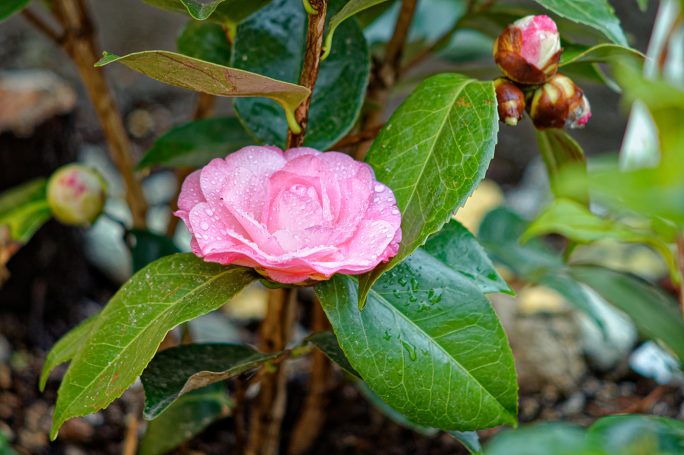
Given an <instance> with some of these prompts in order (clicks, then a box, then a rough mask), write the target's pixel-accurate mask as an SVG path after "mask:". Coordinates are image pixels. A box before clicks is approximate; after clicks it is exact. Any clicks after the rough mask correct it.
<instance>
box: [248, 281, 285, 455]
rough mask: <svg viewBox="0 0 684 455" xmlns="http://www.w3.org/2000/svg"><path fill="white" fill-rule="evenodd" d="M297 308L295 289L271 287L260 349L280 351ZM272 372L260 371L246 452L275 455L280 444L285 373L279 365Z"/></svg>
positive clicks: (283, 409) (249, 453)
mask: <svg viewBox="0 0 684 455" xmlns="http://www.w3.org/2000/svg"><path fill="white" fill-rule="evenodd" d="M296 310H297V293H296V290H295V289H271V290H270V291H269V299H268V310H267V312H266V317H265V318H264V320H263V322H262V323H261V328H260V332H261V340H260V344H259V348H260V350H261V351H262V352H273V351H281V350H283V349H284V348H285V347H286V345H287V342H288V340H289V339H290V335H291V332H292V328H293V325H294V322H295V315H296V312H297V311H296ZM273 368H274V370H275V371H273V372H267V371H265V370H262V371H261V372H262V373H263V376H262V380H261V383H260V390H259V396H258V397H257V398H256V403H254V406H253V409H252V415H251V418H250V432H249V441H248V443H247V448H246V450H245V453H246V454H248V455H275V454H277V453H278V446H279V443H280V427H281V424H282V421H283V415H284V414H285V405H286V401H287V393H286V390H285V387H286V385H287V384H286V382H287V376H286V374H285V369H284V368H283V367H282V366H280V365H275V366H273Z"/></svg>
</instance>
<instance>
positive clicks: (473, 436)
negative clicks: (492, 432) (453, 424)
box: [447, 431, 484, 455]
mask: <svg viewBox="0 0 684 455" xmlns="http://www.w3.org/2000/svg"><path fill="white" fill-rule="evenodd" d="M447 434H448V435H449V436H451V437H452V438H454V439H456V440H457V441H458V442H460V443H461V444H462V445H463V447H465V448H466V450H468V453H470V454H472V455H482V454H483V453H484V452H483V451H482V445H481V444H480V437H479V436H478V434H477V433H476V432H475V431H449V432H448V433H447Z"/></svg>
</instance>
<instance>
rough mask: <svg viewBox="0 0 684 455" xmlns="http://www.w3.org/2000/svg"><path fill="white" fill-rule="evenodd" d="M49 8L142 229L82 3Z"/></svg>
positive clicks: (118, 122) (122, 140)
mask: <svg viewBox="0 0 684 455" xmlns="http://www.w3.org/2000/svg"><path fill="white" fill-rule="evenodd" d="M52 8H53V12H54V14H55V18H56V19H57V21H58V22H59V23H60V24H61V25H62V28H63V29H64V30H65V35H64V39H63V40H61V42H62V46H63V47H64V49H65V50H66V52H67V53H68V54H69V56H70V57H71V59H72V60H73V62H74V64H75V65H76V68H77V69H78V72H79V74H80V75H81V79H82V81H83V85H84V86H85V88H86V90H87V92H88V95H89V96H90V100H91V101H92V103H93V107H94V108H95V114H96V115H97V117H98V120H99V121H100V125H101V126H102V130H103V132H104V136H105V138H106V140H107V143H108V145H109V151H110V154H111V157H112V161H113V162H114V164H115V165H116V167H117V169H118V170H119V173H120V174H121V176H122V178H123V180H124V184H125V188H126V202H127V203H128V207H129V208H130V211H131V216H132V218H133V226H134V227H136V228H144V227H145V213H146V211H147V203H146V202H145V197H144V195H143V191H142V185H141V182H140V179H139V178H138V176H137V175H136V174H135V172H134V167H133V159H132V157H131V154H130V150H131V144H130V141H129V140H128V136H127V134H126V130H125V129H124V125H123V121H122V119H121V114H120V113H119V111H118V110H117V108H116V105H115V103H114V97H113V95H112V93H111V91H110V89H109V86H108V85H107V81H106V80H105V78H104V75H103V74H102V70H100V69H98V68H95V67H94V65H95V63H96V62H97V60H98V51H97V46H96V45H95V32H94V28H93V22H92V20H91V18H90V16H89V14H88V10H87V8H86V6H85V3H84V0H59V1H56V2H53V3H52Z"/></svg>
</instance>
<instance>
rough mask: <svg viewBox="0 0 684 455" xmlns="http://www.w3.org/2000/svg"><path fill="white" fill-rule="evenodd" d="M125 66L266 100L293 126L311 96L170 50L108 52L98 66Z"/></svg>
mask: <svg viewBox="0 0 684 455" xmlns="http://www.w3.org/2000/svg"><path fill="white" fill-rule="evenodd" d="M113 62H119V63H123V64H124V65H126V66H128V67H129V68H131V69H134V70H136V71H139V72H141V73H143V74H145V75H147V76H149V77H151V78H152V79H156V80H158V81H160V82H164V83H165V84H170V85H174V86H176V87H181V88H186V89H190V90H195V91H197V92H203V93H208V94H210V95H216V96H226V97H267V98H271V99H273V100H275V101H276V102H277V103H278V104H279V105H280V106H281V107H282V108H283V109H284V110H285V115H286V116H287V118H288V119H289V122H290V126H291V127H294V124H293V123H292V122H294V110H295V109H296V108H297V106H299V104H301V102H302V101H304V100H305V99H306V97H307V96H309V89H308V88H306V87H302V86H301V85H296V84H290V83H288V82H282V81H279V80H275V79H271V78H270V77H266V76H262V75H261V74H256V73H251V72H249V71H244V70H240V69H235V68H229V67H227V66H222V65H217V64H215V63H210V62H205V61H202V60H198V59H196V58H192V57H188V56H187V55H182V54H177V53H175V52H169V51H143V52H135V53H132V54H128V55H125V56H123V57H119V56H117V55H114V54H107V53H105V55H104V57H102V59H100V61H99V62H97V64H96V66H104V65H108V64H110V63H113Z"/></svg>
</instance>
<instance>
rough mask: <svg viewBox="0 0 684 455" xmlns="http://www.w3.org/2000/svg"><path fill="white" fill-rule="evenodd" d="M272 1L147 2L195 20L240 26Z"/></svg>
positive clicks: (193, 0)
mask: <svg viewBox="0 0 684 455" xmlns="http://www.w3.org/2000/svg"><path fill="white" fill-rule="evenodd" d="M270 1H271V0H145V2H146V3H149V4H150V5H153V6H156V7H157V8H163V9H167V10H170V11H176V12H179V13H186V14H189V15H190V16H191V17H192V18H193V19H197V20H205V19H211V20H212V21H215V22H219V23H222V24H239V23H240V22H242V21H243V20H245V19H246V18H247V17H249V16H250V15H251V14H253V13H254V12H256V11H258V10H259V9H260V8H263V7H264V6H266V5H267V4H268V3H269V2H270Z"/></svg>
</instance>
